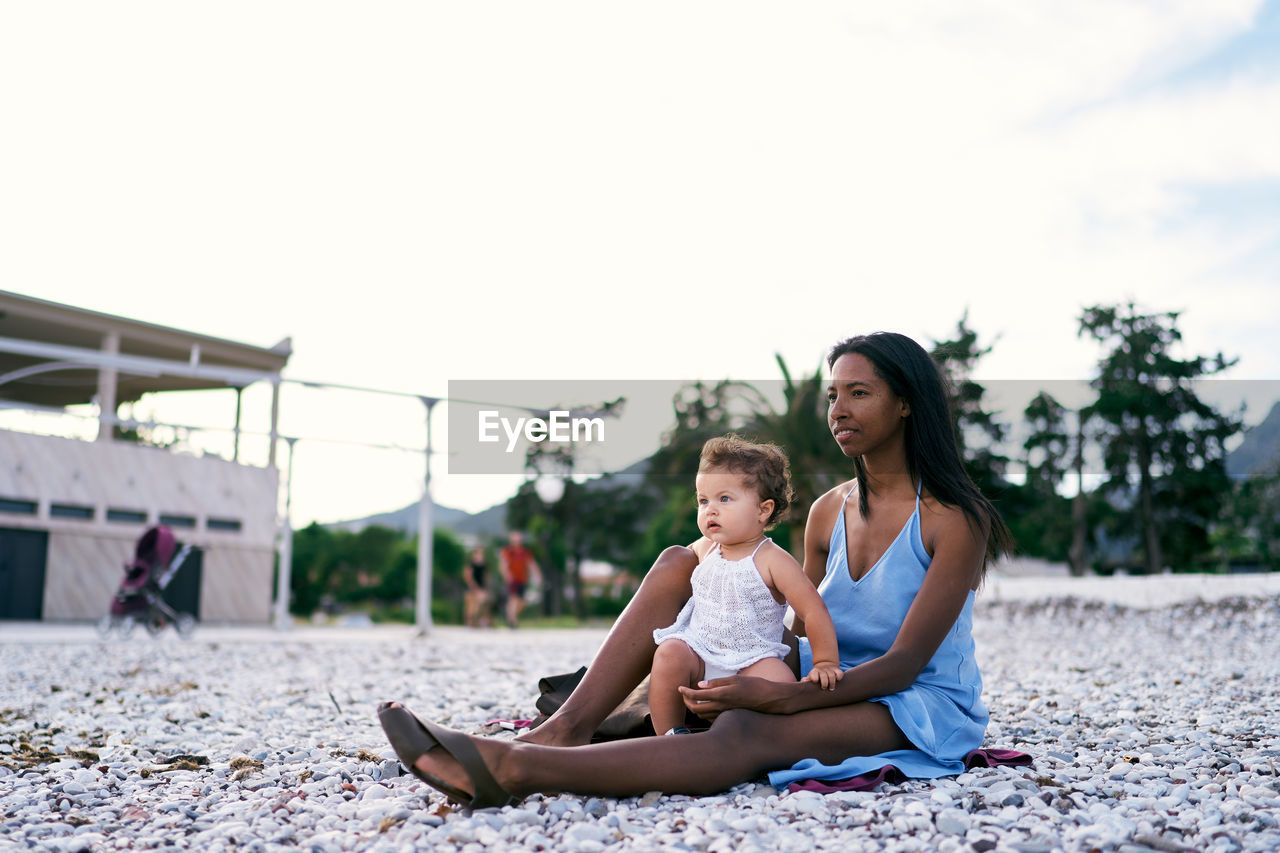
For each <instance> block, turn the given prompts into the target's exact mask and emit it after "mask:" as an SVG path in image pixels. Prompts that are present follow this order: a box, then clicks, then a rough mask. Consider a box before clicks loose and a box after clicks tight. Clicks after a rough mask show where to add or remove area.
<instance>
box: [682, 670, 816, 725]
mask: <svg viewBox="0 0 1280 853" xmlns="http://www.w3.org/2000/svg"><path fill="white" fill-rule="evenodd" d="M702 684H705V685H706V686H705V687H702V686H699V687H685V686H683V685H681V686H680V687H679V690H680V695H681V696H682V697H684V704H685V707H686V708H688V709H689V710H690V711H692V712H693V713H695V714H697V715H698V716H699V717H701V718H702V719H704V720H714V719H715V718H716V717H718V716H720V714H721V712H723V711H728V710H731V709H733V708H746V709H747V710H750V711H762V712H764V713H766V714H785V713H788V712H787V710H786V702H787V700H788V699H789V698H791V696H792V695H793V694H794V693H795V691H796V686H797V682H790V683H788V682H782V681H769V680H768V679H764V678H757V677H755V676H751V675H733V676H729V677H728V678H713V679H712V680H710V681H704V682H702Z"/></svg>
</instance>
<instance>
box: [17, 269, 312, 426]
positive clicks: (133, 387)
mask: <svg viewBox="0 0 1280 853" xmlns="http://www.w3.org/2000/svg"><path fill="white" fill-rule="evenodd" d="M113 334H114V335H115V336H117V338H118V340H119V356H120V357H121V358H117V359H113V360H112V363H114V364H115V365H116V367H117V374H118V375H117V386H116V387H117V391H116V401H117V403H127V402H132V401H134V400H137V399H138V398H139V397H141V396H142V395H143V394H147V393H152V392H158V391H193V390H207V389H211V388H243V387H245V386H246V385H249V384H251V383H252V382H253V381H256V380H257V379H266V378H269V377H271V376H279V374H280V371H281V370H283V369H284V366H285V363H286V362H287V361H288V360H289V356H290V355H291V354H292V344H291V341H290V339H289V338H285V339H284V340H282V341H280V343H278V344H276V345H275V346H273V347H270V348H264V347H256V346H251V345H249V344H242V343H237V342H235V341H228V340H224V339H222V338H214V337H210V336H208V335H199V334H196V333H194V332H187V331H183V330H182V329H175V328H172V327H169V326H157V325H153V324H151V323H143V322H140V321H138V320H130V319H127V318H125V317H117V316H115V315H112V314H101V313H98V312H96V311H87V310H85V309H83V308H75V307H73V306H70V305H62V304H60V303H57V302H47V301H45V300H43V299H35V298H33V297H30V296H22V295H20V294H17V293H10V292H9V291H4V290H0V398H3V399H7V400H13V401H16V402H20V403H30V404H35V405H39V406H70V405H75V404H78V403H89V402H92V400H93V398H94V395H95V394H97V392H98V370H99V367H100V366H101V365H102V364H103V363H104V359H108V358H109V357H108V356H104V354H103V353H104V346H105V342H106V341H107V340H108V339H109V338H110V337H111V336H112V335H113Z"/></svg>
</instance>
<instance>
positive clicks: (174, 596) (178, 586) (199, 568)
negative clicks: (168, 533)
mask: <svg viewBox="0 0 1280 853" xmlns="http://www.w3.org/2000/svg"><path fill="white" fill-rule="evenodd" d="M178 550H179V551H181V550H182V545H181V544H179V545H178ZM203 574H204V551H202V550H201V549H199V548H192V549H191V551H190V553H188V554H187V558H186V559H185V560H183V561H182V565H181V566H179V567H178V571H177V572H176V573H175V574H174V576H173V577H172V578H170V579H169V585H168V586H166V587H165V588H164V593H163V595H162V597H163V598H164V600H165V603H166V604H168V605H169V606H170V607H172V608H173V609H174V611H175V612H177V613H190V614H191V615H192V616H194V617H196V618H197V619H199V618H200V577H201V575H203Z"/></svg>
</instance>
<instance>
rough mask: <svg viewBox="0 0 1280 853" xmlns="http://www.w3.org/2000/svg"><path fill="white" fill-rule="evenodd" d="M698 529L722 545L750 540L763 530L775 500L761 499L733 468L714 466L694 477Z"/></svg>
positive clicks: (753, 488)
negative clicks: (766, 500)
mask: <svg viewBox="0 0 1280 853" xmlns="http://www.w3.org/2000/svg"><path fill="white" fill-rule="evenodd" d="M694 487H695V490H696V492H697V496H698V530H700V531H702V535H703V536H705V537H707V538H708V539H710V540H711V541H712V542H715V543H717V544H719V545H721V546H724V545H736V544H738V543H739V542H748V541H750V540H752V539H755V538H756V537H758V536H759V535H760V534H761V533H763V532H764V525H765V521H766V520H767V519H768V518H769V513H770V512H771V511H772V505H771V504H772V502H762V501H761V500H760V494H759V492H757V491H756V489H755V487H754V486H751V485H748V483H747V482H746V479H745V478H744V477H743V476H742V475H741V474H738V473H736V472H734V471H728V470H725V469H723V468H711V469H709V470H706V471H700V472H698V476H697V478H696V479H695V480H694Z"/></svg>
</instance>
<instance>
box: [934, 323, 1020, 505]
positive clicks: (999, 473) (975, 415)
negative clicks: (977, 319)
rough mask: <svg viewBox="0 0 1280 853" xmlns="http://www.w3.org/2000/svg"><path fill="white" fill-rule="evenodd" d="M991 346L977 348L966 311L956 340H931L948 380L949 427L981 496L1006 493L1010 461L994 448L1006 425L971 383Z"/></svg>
mask: <svg viewBox="0 0 1280 853" xmlns="http://www.w3.org/2000/svg"><path fill="white" fill-rule="evenodd" d="M989 352H991V345H988V346H986V347H979V346H978V333H977V332H975V331H974V330H973V329H971V328H969V312H968V311H965V313H964V315H963V316H962V317H961V318H960V322H959V323H957V324H956V331H955V337H954V338H952V339H951V340H941V341H934V345H933V349H932V350H930V352H929V354H930V355H931V356H932V357H933V360H934V361H935V362H937V364H938V367H939V368H940V369H941V370H942V373H943V375H944V376H945V378H946V379H947V383H946V385H947V394H948V397H949V399H948V404H949V406H950V409H951V424H952V426H953V427H954V429H955V434H956V444H957V445H958V446H959V449H960V455H961V458H963V459H964V466H965V470H966V471H967V472H968V474H969V478H970V479H972V480H973V482H974V483H975V484H976V485H977V486H978V488H979V489H981V490H982V491H983V493H985V494H987V495H991V496H993V497H994V496H997V495H999V494H1000V493H1001V492H1003V491H1004V490H1005V488H1006V487H1007V486H1008V482H1007V481H1006V480H1005V478H1004V473H1005V468H1006V466H1007V465H1008V462H1009V459H1008V457H1007V456H1004V455H1002V454H1001V453H999V452H998V451H997V450H996V448H998V447H999V446H1000V443H1001V442H1002V441H1004V437H1005V432H1006V429H1005V426H1004V424H1001V423H1000V422H999V421H997V420H996V418H995V414H994V413H992V412H989V411H987V410H986V409H985V408H983V403H982V398H983V396H984V395H985V394H986V391H987V389H986V388H985V387H983V386H982V385H980V384H979V383H977V382H975V381H974V380H973V369H974V366H975V365H976V364H977V363H978V361H979V359H981V358H982V357H983V356H984V355H987V354H988V353H989Z"/></svg>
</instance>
